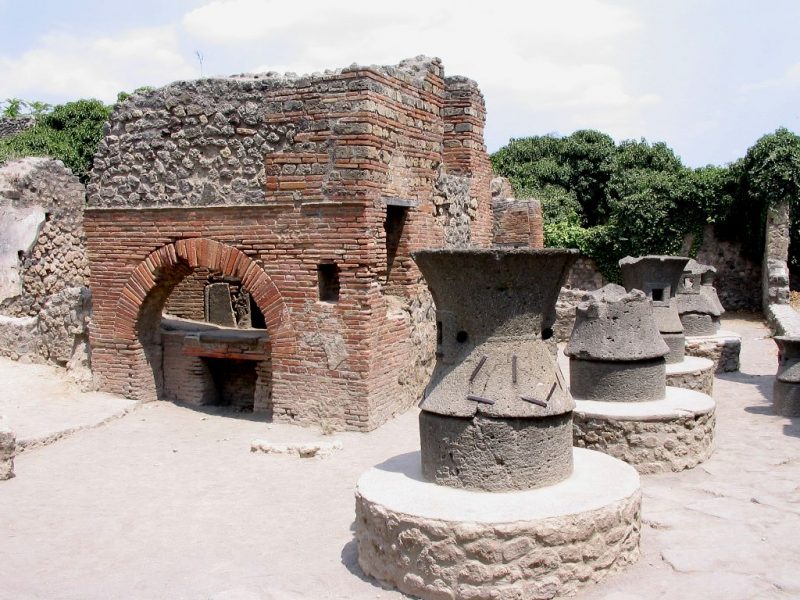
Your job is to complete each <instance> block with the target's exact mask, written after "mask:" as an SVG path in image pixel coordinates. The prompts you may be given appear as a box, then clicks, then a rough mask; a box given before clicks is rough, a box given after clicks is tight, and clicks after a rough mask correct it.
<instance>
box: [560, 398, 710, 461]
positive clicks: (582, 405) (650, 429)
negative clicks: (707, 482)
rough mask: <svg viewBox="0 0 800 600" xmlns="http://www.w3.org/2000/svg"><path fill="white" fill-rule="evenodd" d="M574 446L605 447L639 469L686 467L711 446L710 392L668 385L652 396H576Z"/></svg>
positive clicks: (706, 453)
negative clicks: (603, 399)
mask: <svg viewBox="0 0 800 600" xmlns="http://www.w3.org/2000/svg"><path fill="white" fill-rule="evenodd" d="M576 404H577V407H576V409H575V412H574V413H573V431H574V435H575V446H577V447H580V448H589V449H591V450H598V451H600V452H605V453H606V454H610V455H611V456H613V457H615V458H618V459H620V460H624V461H625V462H627V463H628V464H630V465H632V466H633V467H635V468H636V470H637V471H639V472H640V473H643V474H645V473H646V474H650V473H661V472H667V471H683V470H684V469H691V468H693V467H695V466H697V465H698V464H700V463H701V462H703V461H705V460H706V459H707V458H708V457H709V456H711V452H712V451H713V443H714V424H715V418H714V411H715V407H716V404H715V403H714V400H713V399H711V397H710V396H708V395H706V394H701V393H699V392H695V391H692V390H686V389H681V388H674V387H668V388H667V394H666V398H664V400H659V401H656V402H628V403H625V402H592V401H582V400H576Z"/></svg>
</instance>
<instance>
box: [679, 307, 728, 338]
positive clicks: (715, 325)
mask: <svg viewBox="0 0 800 600" xmlns="http://www.w3.org/2000/svg"><path fill="white" fill-rule="evenodd" d="M681 323H682V324H683V335H685V336H687V337H688V336H697V335H716V333H717V331H719V317H712V316H711V315H703V314H700V313H685V314H682V315H681Z"/></svg>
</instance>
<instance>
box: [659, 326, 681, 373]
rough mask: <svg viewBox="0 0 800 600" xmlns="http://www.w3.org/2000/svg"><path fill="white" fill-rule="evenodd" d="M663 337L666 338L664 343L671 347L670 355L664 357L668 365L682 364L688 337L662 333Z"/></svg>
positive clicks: (679, 334)
mask: <svg viewBox="0 0 800 600" xmlns="http://www.w3.org/2000/svg"><path fill="white" fill-rule="evenodd" d="M661 337H662V338H664V342H666V344H667V346H668V347H669V354H667V355H666V356H665V357H664V358H665V359H666V361H667V364H668V365H670V364H674V363H679V362H681V361H682V360H683V356H684V354H685V353H686V336H685V335H684V334H683V333H663V332H662V333H661Z"/></svg>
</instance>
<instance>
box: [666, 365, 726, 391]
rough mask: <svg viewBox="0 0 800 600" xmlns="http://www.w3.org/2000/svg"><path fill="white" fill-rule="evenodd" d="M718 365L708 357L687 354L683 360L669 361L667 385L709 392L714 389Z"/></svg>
mask: <svg viewBox="0 0 800 600" xmlns="http://www.w3.org/2000/svg"><path fill="white" fill-rule="evenodd" d="M715 368H716V365H715V364H714V362H713V361H712V360H710V359H708V358H699V357H697V356H685V357H684V359H683V360H682V361H681V362H678V363H672V364H670V363H667V385H671V386H674V387H679V388H684V389H687V390H695V391H698V392H702V393H704V394H708V395H709V396H710V395H711V393H712V392H713V391H714V370H715Z"/></svg>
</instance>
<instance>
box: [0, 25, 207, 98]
mask: <svg viewBox="0 0 800 600" xmlns="http://www.w3.org/2000/svg"><path fill="white" fill-rule="evenodd" d="M196 76H197V68H196V67H194V66H193V65H190V64H189V63H187V61H186V60H185V59H184V57H183V56H182V55H181V53H180V51H179V49H178V42H177V37H176V35H175V33H174V31H172V30H171V29H169V28H166V27H159V28H149V29H136V30H128V31H124V32H122V33H120V34H118V35H115V36H113V37H110V36H103V37H97V38H81V37H77V36H73V35H65V34H48V35H44V36H42V37H41V38H39V39H38V40H37V45H36V46H35V47H33V48H32V49H30V50H27V51H25V52H24V53H22V54H21V55H19V56H13V57H12V56H7V55H6V56H0V85H2V90H0V97H4V98H5V97H22V98H26V99H43V96H44V97H45V98H44V99H51V98H53V99H56V101H60V100H62V99H74V98H86V97H94V98H98V99H101V100H104V101H106V102H109V101H112V100H114V99H115V98H116V95H117V93H118V92H120V91H123V90H125V91H130V90H133V89H135V88H137V87H140V86H143V85H152V86H157V85H162V84H164V83H168V82H170V81H173V80H175V79H182V78H190V77H196Z"/></svg>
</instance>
